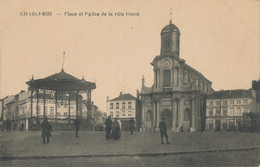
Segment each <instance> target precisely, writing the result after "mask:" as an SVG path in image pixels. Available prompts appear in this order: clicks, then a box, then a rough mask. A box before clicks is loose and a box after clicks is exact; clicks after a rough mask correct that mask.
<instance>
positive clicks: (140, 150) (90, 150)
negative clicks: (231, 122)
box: [0, 131, 260, 166]
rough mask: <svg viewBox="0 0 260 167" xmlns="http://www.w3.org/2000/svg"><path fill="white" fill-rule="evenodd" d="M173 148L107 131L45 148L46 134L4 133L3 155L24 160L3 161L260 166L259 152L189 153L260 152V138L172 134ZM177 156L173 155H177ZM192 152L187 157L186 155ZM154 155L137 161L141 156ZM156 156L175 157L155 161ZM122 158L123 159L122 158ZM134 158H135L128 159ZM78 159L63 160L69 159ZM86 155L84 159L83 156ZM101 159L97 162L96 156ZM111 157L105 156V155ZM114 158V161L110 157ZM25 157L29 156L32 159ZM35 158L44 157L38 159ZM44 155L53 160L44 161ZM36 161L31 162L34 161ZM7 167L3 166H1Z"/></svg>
mask: <svg viewBox="0 0 260 167" xmlns="http://www.w3.org/2000/svg"><path fill="white" fill-rule="evenodd" d="M168 133H169V139H170V142H171V143H172V144H169V145H168V144H164V145H162V144H161V143H160V135H159V132H151V133H134V135H130V133H128V132H122V137H121V139H119V140H118V141H114V140H109V141H107V140H105V132H82V131H80V133H79V135H80V137H78V138H75V137H74V132H71V131H54V132H53V134H52V137H51V139H50V143H49V144H42V139H41V137H40V136H41V132H40V131H31V132H3V133H1V138H0V140H1V155H2V156H4V157H12V156H18V157H19V156H21V157H20V158H18V159H11V160H6V161H0V162H1V164H2V166H36V165H37V166H71V165H72V164H76V166H83V165H86V164H90V166H101V165H104V164H108V166H112V165H115V166H148V165H149V166H171V165H176V166H181V165H190V166H191V165H192V166H193V164H194V165H196V164H197V165H199V166H201V165H207V166H208V165H209V164H211V165H220V164H221V165H232V166H234V165H235V166H237V165H239V164H244V165H246V166H248V165H251V164H258V163H259V161H258V159H259V149H250V150H239V151H223V152H216V151H213V152H200V153H192V154H190V153H187V152H189V151H191V152H192V151H200V150H217V149H222V150H224V149H233V148H244V147H259V146H260V134H259V133H234V132H223V133H208V132H205V133H176V132H170V131H169V132H168ZM175 152H176V154H172V153H175ZM182 152H186V153H182ZM146 153H147V154H149V155H146V156H135V154H139V155H140V154H146ZM155 153H171V154H167V156H158V154H157V156H153V154H155ZM118 154H119V155H120V154H121V155H120V156H118ZM124 154H130V156H122V155H124ZM66 155H67V157H71V156H74V158H57V157H55V156H66ZM80 155H84V156H83V157H82V156H81V157H80ZM91 155H95V156H94V157H90V156H91ZM102 155H105V156H102ZM109 155H113V156H109ZM24 156H27V157H25V158H27V159H26V160H25V159H24ZM33 156H38V157H37V159H35V157H33ZM41 156H53V157H50V158H47V159H43V158H42V157H41ZM30 157H31V158H30ZM0 166H1V165H0Z"/></svg>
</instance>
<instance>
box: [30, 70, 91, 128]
mask: <svg viewBox="0 0 260 167" xmlns="http://www.w3.org/2000/svg"><path fill="white" fill-rule="evenodd" d="M26 84H27V85H28V86H29V88H28V90H30V91H31V96H30V100H31V102H30V124H29V130H34V129H38V128H39V125H40V122H41V120H42V118H43V117H44V116H47V115H46V114H47V113H46V99H47V100H48V98H46V92H47V91H48V93H49V92H52V94H53V96H52V97H53V99H54V105H55V107H54V109H55V111H54V113H53V114H52V115H51V116H50V117H49V115H48V118H49V120H50V121H51V122H53V124H54V126H56V127H58V129H59V127H61V124H62V127H63V129H64V128H65V130H66V129H71V128H72V127H73V125H72V124H71V122H72V120H73V119H74V118H75V117H76V116H79V117H80V118H82V117H81V116H82V115H81V113H79V101H81V100H82V99H81V98H82V96H81V95H84V94H85V95H86V99H87V111H90V112H91V104H92V102H91V92H92V90H93V89H95V88H96V84H95V83H92V82H88V81H86V80H85V79H84V77H82V79H81V80H80V79H78V78H76V77H74V76H72V75H70V74H68V73H66V72H65V71H64V69H63V68H62V70H61V72H59V73H56V74H53V75H51V76H48V77H46V78H43V79H37V80H34V78H33V77H32V79H31V80H30V81H28V82H26ZM39 92H40V93H39ZM79 93H80V94H79ZM47 95H48V94H47ZM35 96H36V97H35ZM35 98H36V106H35V105H33V104H34V101H35ZM79 98H80V99H81V100H79ZM39 100H41V102H43V113H42V114H41V115H40V114H39ZM71 101H74V102H75V103H76V104H75V113H74V115H71ZM47 102H48V101H47ZM58 103H59V104H64V103H66V106H67V107H66V109H67V110H68V111H67V112H66V113H68V114H66V115H62V116H60V115H59V114H58V109H59V106H58V105H59V104H58ZM67 103H68V104H67ZM80 104H82V102H80ZM34 107H35V108H36V113H33V110H35V109H34ZM90 112H88V114H91V113H90ZM88 124H89V125H91V116H90V119H89V121H88ZM54 128H55V127H54Z"/></svg>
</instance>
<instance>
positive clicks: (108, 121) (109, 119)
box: [105, 116, 112, 140]
mask: <svg viewBox="0 0 260 167" xmlns="http://www.w3.org/2000/svg"><path fill="white" fill-rule="evenodd" d="M105 125H106V132H107V133H106V139H107V140H109V136H110V133H111V130H112V120H111V116H108V118H107V119H106V121H105Z"/></svg>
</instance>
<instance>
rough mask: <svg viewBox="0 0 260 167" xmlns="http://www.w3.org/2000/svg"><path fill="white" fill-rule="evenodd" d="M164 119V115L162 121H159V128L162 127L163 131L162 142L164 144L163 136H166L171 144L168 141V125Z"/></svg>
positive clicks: (161, 131) (161, 130)
mask: <svg viewBox="0 0 260 167" xmlns="http://www.w3.org/2000/svg"><path fill="white" fill-rule="evenodd" d="M164 120H165V119H164V117H162V121H161V122H160V123H159V129H160V133H161V142H162V144H164V142H163V136H165V138H166V142H167V144H171V143H170V142H169V141H168V134H167V126H166V123H165V121H164Z"/></svg>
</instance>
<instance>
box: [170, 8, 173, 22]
mask: <svg viewBox="0 0 260 167" xmlns="http://www.w3.org/2000/svg"><path fill="white" fill-rule="evenodd" d="M172 14H173V13H172V8H171V12H170V20H172Z"/></svg>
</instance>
